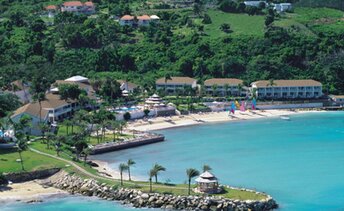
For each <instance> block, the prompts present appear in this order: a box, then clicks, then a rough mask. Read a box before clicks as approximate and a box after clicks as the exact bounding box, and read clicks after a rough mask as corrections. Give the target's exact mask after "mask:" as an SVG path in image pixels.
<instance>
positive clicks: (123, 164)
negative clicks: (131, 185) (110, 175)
mask: <svg viewBox="0 0 344 211" xmlns="http://www.w3.org/2000/svg"><path fill="white" fill-rule="evenodd" d="M118 169H119V173H120V174H121V185H122V186H123V171H126V170H128V165H127V164H125V163H121V164H119V167H118Z"/></svg>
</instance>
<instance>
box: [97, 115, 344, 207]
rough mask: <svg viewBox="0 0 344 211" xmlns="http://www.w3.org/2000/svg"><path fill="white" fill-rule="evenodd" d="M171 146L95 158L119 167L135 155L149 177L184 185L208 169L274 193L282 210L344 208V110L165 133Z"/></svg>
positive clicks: (138, 169)
mask: <svg viewBox="0 0 344 211" xmlns="http://www.w3.org/2000/svg"><path fill="white" fill-rule="evenodd" d="M159 132H161V133H163V134H165V135H166V138H167V141H165V142H163V143H157V144H153V145H149V146H144V147H140V148H135V149H130V150H125V151H120V152H112V153H107V154H102V155H97V156H95V158H96V159H100V160H105V161H108V162H110V163H111V166H112V167H113V168H116V169H117V166H118V163H120V162H124V161H126V160H127V159H128V158H132V159H134V160H135V161H136V162H137V164H136V166H135V168H133V169H132V172H133V174H134V176H137V177H139V178H141V179H147V178H148V176H147V172H148V170H149V169H150V168H151V166H152V165H153V164H154V163H155V162H158V163H159V164H161V165H163V166H165V167H166V168H167V171H166V172H163V173H161V175H160V177H159V178H160V181H163V182H164V181H166V180H171V181H172V182H178V183H182V182H185V180H186V176H185V169H186V168H190V167H194V168H198V169H200V168H201V166H202V165H203V164H205V163H206V164H209V165H210V166H211V167H212V168H213V172H214V173H215V174H216V176H217V177H218V178H219V179H220V182H222V183H224V184H229V185H232V186H239V187H247V188H255V189H257V190H259V191H264V192H267V193H269V194H270V195H272V196H273V197H274V198H275V199H276V200H277V201H278V203H279V204H280V205H281V209H282V210H338V209H344V112H326V113H316V114H302V115H294V116H291V120H290V121H286V120H282V119H279V118H275V119H259V120H252V121H240V122H239V121H237V122H230V123H220V124H207V125H201V126H193V127H184V128H177V129H173V130H172V129H170V130H163V131H159Z"/></svg>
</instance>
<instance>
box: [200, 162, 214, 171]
mask: <svg viewBox="0 0 344 211" xmlns="http://www.w3.org/2000/svg"><path fill="white" fill-rule="evenodd" d="M202 169H203V172H206V171H211V169H212V168H211V167H210V166H209V165H207V164H204V165H203V168H202Z"/></svg>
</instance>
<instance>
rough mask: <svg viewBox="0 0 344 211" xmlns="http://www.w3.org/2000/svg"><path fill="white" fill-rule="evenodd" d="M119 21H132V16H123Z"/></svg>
mask: <svg viewBox="0 0 344 211" xmlns="http://www.w3.org/2000/svg"><path fill="white" fill-rule="evenodd" d="M121 20H124V21H130V20H134V16H131V15H125V16H123V17H121Z"/></svg>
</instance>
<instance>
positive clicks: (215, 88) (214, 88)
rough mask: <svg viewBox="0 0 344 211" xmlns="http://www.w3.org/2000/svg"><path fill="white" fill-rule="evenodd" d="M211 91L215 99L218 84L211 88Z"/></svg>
mask: <svg viewBox="0 0 344 211" xmlns="http://www.w3.org/2000/svg"><path fill="white" fill-rule="evenodd" d="M211 91H212V92H213V97H215V96H216V94H217V84H214V85H212V86H211Z"/></svg>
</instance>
